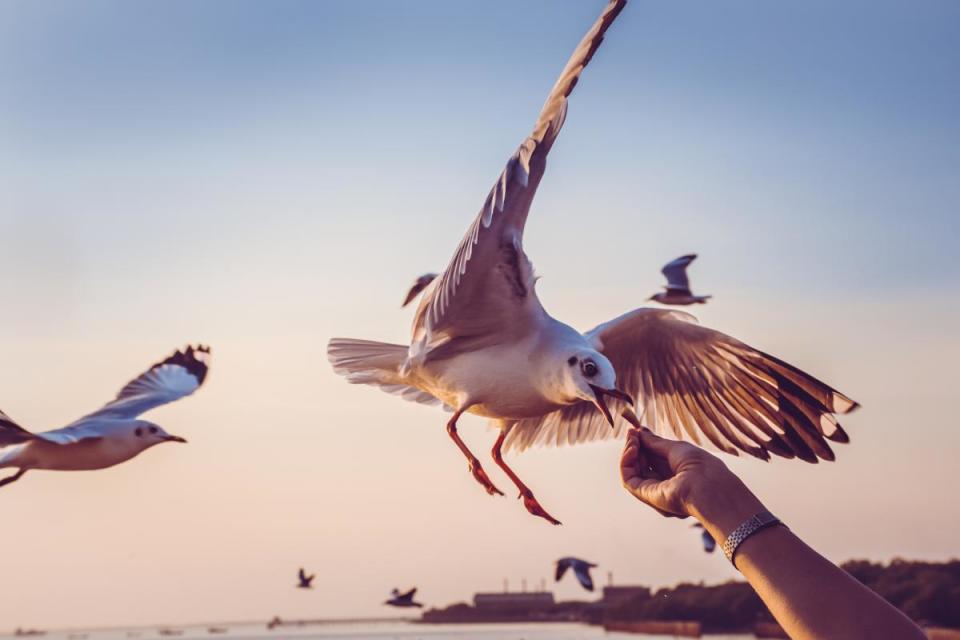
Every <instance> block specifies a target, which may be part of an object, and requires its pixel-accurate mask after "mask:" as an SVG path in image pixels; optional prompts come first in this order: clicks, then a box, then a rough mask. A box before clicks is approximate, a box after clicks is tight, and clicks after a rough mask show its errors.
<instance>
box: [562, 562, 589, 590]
mask: <svg viewBox="0 0 960 640" xmlns="http://www.w3.org/2000/svg"><path fill="white" fill-rule="evenodd" d="M596 566H597V565H595V564H593V563H591V562H587V561H586V560H581V559H580V558H571V557H568V558H560V559H559V560H557V573H556V576H555V578H556V581H557V582H560V578H562V577H563V574H565V573H566V572H567V569H569V568H571V567H572V568H573V575H575V576H577V580H578V581H579V582H580V584H581V585H583V588H584V589H586V590H587V591H593V578H591V577H590V569H593V568H594V567H596Z"/></svg>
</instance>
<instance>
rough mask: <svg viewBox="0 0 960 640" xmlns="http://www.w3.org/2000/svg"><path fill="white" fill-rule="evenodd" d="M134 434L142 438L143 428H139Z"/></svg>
mask: <svg viewBox="0 0 960 640" xmlns="http://www.w3.org/2000/svg"><path fill="white" fill-rule="evenodd" d="M133 433H134V435H136V436H137V437H138V438H139V437H140V436H142V435H143V428H141V427H137V428H136V429H134V430H133Z"/></svg>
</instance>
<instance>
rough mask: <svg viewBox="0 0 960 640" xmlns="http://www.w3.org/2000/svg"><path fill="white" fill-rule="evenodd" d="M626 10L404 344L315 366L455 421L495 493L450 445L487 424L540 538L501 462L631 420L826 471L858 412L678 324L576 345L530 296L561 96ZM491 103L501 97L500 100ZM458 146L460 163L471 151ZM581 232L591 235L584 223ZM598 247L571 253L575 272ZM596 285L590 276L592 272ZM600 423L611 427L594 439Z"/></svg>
mask: <svg viewBox="0 0 960 640" xmlns="http://www.w3.org/2000/svg"><path fill="white" fill-rule="evenodd" d="M625 5H626V0H610V2H608V3H607V5H606V8H605V9H604V10H603V13H602V14H601V16H600V18H599V19H598V20H597V22H596V23H595V24H594V25H593V27H592V28H591V29H590V31H589V32H588V33H587V35H586V36H585V37H584V39H583V40H582V41H581V42H580V44H579V46H578V47H577V48H576V50H575V51H574V54H573V56H572V57H571V58H570V61H569V62H568V63H567V66H566V67H565V68H564V70H563V71H562V72H561V74H560V78H559V79H558V80H557V82H556V84H555V85H554V86H553V89H552V90H551V92H550V94H549V96H548V97H547V100H546V102H545V103H544V106H543V109H542V110H541V112H540V115H539V117H538V119H537V121H536V123H535V125H534V128H533V132H532V133H531V134H530V135H529V136H528V137H527V138H526V139H525V140H524V141H523V142H522V143H521V144H520V147H519V148H518V149H517V151H516V152H515V153H514V154H513V155H512V156H511V157H510V159H509V160H508V161H507V165H506V167H505V168H504V169H503V172H502V173H501V174H500V177H499V178H498V179H497V181H496V183H495V184H494V186H493V188H492V190H491V191H490V193H489V195H488V196H487V199H486V202H485V203H484V205H483V208H482V209H481V210H480V212H479V213H478V214H477V216H476V218H475V219H474V221H473V223H472V224H471V225H470V227H469V229H468V230H467V233H466V235H465V236H464V238H463V239H462V240H461V242H460V244H459V245H458V247H457V249H456V251H455V252H454V255H453V258H452V259H451V261H450V263H449V265H448V266H447V268H446V270H445V271H444V272H443V273H442V274H441V275H439V276H437V278H436V279H435V280H434V281H433V282H432V283H431V284H429V285H428V287H427V288H426V289H425V290H424V291H423V295H422V296H421V299H420V305H419V307H418V309H417V312H416V314H415V316H414V321H413V331H412V336H411V340H410V344H409V345H402V344H388V343H384V342H375V341H371V340H357V339H352V338H333V339H332V340H330V343H329V345H328V347H327V356H328V358H329V360H330V363H331V364H332V366H333V369H334V371H335V372H337V373H339V374H341V375H343V376H345V377H346V379H347V381H348V382H351V383H354V384H368V385H373V386H377V387H379V388H381V389H383V390H384V391H388V392H390V393H394V394H397V395H400V396H401V397H403V398H404V399H406V400H410V401H413V402H419V403H424V404H442V405H444V406H445V407H447V408H448V409H450V410H451V411H452V412H453V415H452V416H451V417H450V419H449V420H448V421H447V425H446V427H447V434H448V435H449V437H450V438H451V439H452V440H453V442H454V443H455V444H456V445H457V447H458V448H459V449H460V451H461V452H462V453H463V455H464V456H465V457H466V458H467V468H468V470H469V471H470V473H471V474H472V475H473V477H474V479H475V480H476V481H477V482H478V483H479V484H480V485H481V486H482V487H483V488H484V489H485V490H486V491H487V493H489V494H491V495H494V494H499V495H503V492H502V491H500V489H498V488H497V487H496V485H494V484H493V482H492V481H491V480H490V478H489V476H488V475H487V473H486V472H485V470H484V469H483V467H482V466H481V464H480V461H479V459H477V457H476V456H475V455H474V454H473V453H472V452H471V451H470V449H469V448H468V447H467V445H466V444H465V443H464V442H463V440H462V439H461V438H460V436H459V434H458V431H457V422H458V420H459V419H460V417H461V416H462V415H463V414H465V413H471V414H474V415H478V416H482V417H485V418H489V419H490V421H491V424H492V426H494V427H495V428H496V429H497V430H498V432H499V435H498V437H497V440H496V442H495V443H494V445H493V449H492V451H491V455H492V458H493V460H494V462H495V463H496V464H497V465H498V466H499V467H500V468H501V469H502V470H503V472H504V473H505V474H506V475H507V476H508V477H509V478H510V480H511V481H512V482H513V484H514V485H515V486H516V487H517V489H518V491H519V497H520V498H522V499H523V505H524V506H525V507H526V509H527V511H529V512H530V513H531V514H533V515H535V516H539V517H541V518H544V519H545V520H547V521H548V522H550V523H552V524H560V521H559V520H557V519H556V518H554V517H553V516H552V515H550V514H549V513H548V512H547V511H546V510H545V509H544V508H543V507H542V506H541V505H540V502H539V501H538V500H537V498H536V497H535V496H534V494H533V492H532V491H531V490H530V488H529V487H527V485H526V484H524V482H523V481H521V480H520V478H519V476H518V475H517V474H516V473H515V472H514V471H513V469H511V468H510V466H509V465H508V464H507V463H506V461H505V460H504V458H503V451H504V450H509V449H510V448H515V449H518V450H521V451H522V450H524V449H526V448H528V447H529V446H531V445H532V444H535V443H550V444H557V445H560V444H573V443H577V442H584V441H587V440H594V439H598V438H607V437H611V436H619V435H621V434H622V433H623V431H624V426H625V424H626V421H630V422H635V421H637V420H638V418H637V416H636V415H635V414H634V413H633V412H632V410H631V409H630V405H632V404H633V402H634V397H636V399H637V406H638V408H642V413H641V418H640V419H642V420H644V421H645V422H646V423H647V424H648V425H649V426H650V427H651V428H653V429H656V430H659V431H661V432H664V431H667V430H670V431H672V432H673V433H674V434H675V435H676V436H677V437H681V438H682V437H684V434H685V435H686V437H687V438H689V439H691V440H693V441H694V442H695V443H697V444H700V442H701V436H703V437H705V438H706V439H707V440H708V441H709V442H710V443H711V444H712V445H713V446H715V447H716V448H718V449H720V450H722V451H725V452H727V453H730V454H733V455H736V454H737V451H744V452H746V453H748V454H750V455H753V456H755V457H758V458H761V459H764V460H767V459H769V458H770V455H771V454H773V455H778V456H782V457H785V458H794V457H796V458H800V459H802V460H806V461H808V462H816V461H817V460H818V459H824V460H833V459H834V454H833V451H832V450H831V449H830V447H829V446H828V444H827V440H832V441H834V442H848V441H849V438H848V436H847V434H846V432H845V431H843V429H842V428H841V427H840V425H839V424H838V423H837V420H836V419H835V418H834V414H837V413H847V412H849V411H852V410H853V409H854V408H856V406H857V403H855V402H854V401H853V400H851V399H850V398H848V397H847V396H845V395H843V394H842V393H840V392H838V391H836V390H835V389H833V388H831V387H829V386H827V385H826V384H824V383H823V382H820V381H819V380H817V379H816V378H814V377H813V376H811V375H809V374H807V373H804V372H803V371H801V370H800V369H797V368H796V367H794V366H792V365H789V364H787V363H786V362H783V361H782V360H779V359H777V358H775V357H773V356H770V355H768V354H766V353H763V352H762V351H759V350H758V349H754V348H753V347H750V346H748V345H746V344H744V343H743V342H740V341H739V340H736V339H734V338H732V337H730V336H727V335H725V334H722V333H720V332H717V331H713V330H711V329H707V328H705V327H700V326H699V325H697V324H696V320H695V319H694V318H693V316H690V315H689V314H686V313H682V312H680V311H674V310H666V309H652V308H640V309H635V310H633V311H629V312H627V313H625V314H623V315H621V316H620V317H618V318H615V319H613V320H610V321H608V322H605V323H603V324H601V325H599V326H597V327H596V328H594V329H593V330H591V331H587V332H586V333H580V332H579V331H577V330H576V329H574V328H573V327H571V326H569V325H567V324H565V323H563V322H561V321H559V320H557V319H555V318H553V317H552V316H550V315H549V314H548V313H547V311H546V310H545V309H544V307H543V305H542V304H541V302H540V299H539V297H538V296H537V292H536V289H535V284H536V278H535V277H534V272H533V265H532V264H531V262H530V260H529V258H528V257H527V255H526V253H525V252H524V250H523V232H524V226H525V224H526V219H527V214H528V213H529V210H530V205H531V203H532V202H533V198H534V194H535V192H536V190H537V187H538V185H539V184H540V180H541V178H542V177H543V175H544V172H545V170H546V158H547V153H548V152H549V151H550V149H551V147H552V146H553V143H554V141H555V140H556V138H557V136H558V134H559V132H560V129H561V127H562V125H563V123H564V120H565V118H566V114H567V97H568V96H569V95H570V93H571V91H572V90H573V88H574V86H575V85H576V84H577V80H578V79H579V78H580V74H581V72H582V71H583V69H584V68H585V67H586V65H587V63H589V62H590V60H591V59H592V58H593V56H594V53H595V52H596V51H597V49H598V47H599V46H600V43H601V42H602V41H603V37H604V34H605V33H606V31H607V29H608V28H609V27H610V25H611V24H613V22H614V20H615V19H616V17H617V16H618V15H619V14H620V12H621V10H622V9H623V7H624V6H625ZM498 99H500V100H502V99H503V96H502V95H501V96H498ZM469 151H470V147H469V144H467V143H464V145H463V152H464V153H469ZM584 223H585V224H595V223H596V214H595V213H594V212H590V213H589V219H585V220H584ZM603 251H604V247H603V246H602V245H601V246H580V247H577V248H576V252H575V255H576V256H577V258H578V260H580V261H581V263H582V264H583V268H584V269H585V270H589V269H591V268H592V267H591V255H592V254H598V253H602V252H603ZM594 277H595V278H599V277H600V276H599V274H594ZM604 421H606V422H607V423H609V425H610V427H612V428H609V427H606V426H605V424H604Z"/></svg>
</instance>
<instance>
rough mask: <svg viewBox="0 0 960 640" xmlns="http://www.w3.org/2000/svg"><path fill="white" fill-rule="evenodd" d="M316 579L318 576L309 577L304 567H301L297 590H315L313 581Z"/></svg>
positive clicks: (298, 574)
mask: <svg viewBox="0 0 960 640" xmlns="http://www.w3.org/2000/svg"><path fill="white" fill-rule="evenodd" d="M316 577H317V574H313V575H309V576H308V575H307V572H306V571H304V570H303V567H300V571H299V572H298V573H297V580H298V582H297V589H313V579H314V578H316Z"/></svg>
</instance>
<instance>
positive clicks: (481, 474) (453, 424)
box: [447, 409, 503, 496]
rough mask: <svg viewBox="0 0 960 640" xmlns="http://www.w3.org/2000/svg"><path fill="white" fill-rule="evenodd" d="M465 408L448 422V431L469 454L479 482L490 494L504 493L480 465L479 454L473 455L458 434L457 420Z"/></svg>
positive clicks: (470, 465) (469, 464)
mask: <svg viewBox="0 0 960 640" xmlns="http://www.w3.org/2000/svg"><path fill="white" fill-rule="evenodd" d="M463 411H464V410H463V409H458V410H457V412H456V413H454V414H453V417H452V418H450V420H449V422H447V433H448V434H450V438H452V439H453V441H454V442H455V443H456V445H457V446H458V447H460V451H463V455H465V456H467V468H468V469H470V473H472V474H473V477H474V478H476V480H477V482H479V483H480V484H481V485H483V488H484V489H486V490H487V493H489V494H490V495H495V494H499V495H501V496H502V495H503V491H500V489H497V487H496V486H494V484H493V483H492V482H490V478H488V477H487V472H486V471H484V470H483V467H481V466H480V461H479V460H477V456H475V455H473V453H471V452H470V449H468V448H467V445H465V444H464V443H463V440H461V439H460V436H459V435H458V434H457V420H458V419H459V418H460V416H461V415H463Z"/></svg>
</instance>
